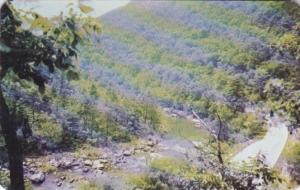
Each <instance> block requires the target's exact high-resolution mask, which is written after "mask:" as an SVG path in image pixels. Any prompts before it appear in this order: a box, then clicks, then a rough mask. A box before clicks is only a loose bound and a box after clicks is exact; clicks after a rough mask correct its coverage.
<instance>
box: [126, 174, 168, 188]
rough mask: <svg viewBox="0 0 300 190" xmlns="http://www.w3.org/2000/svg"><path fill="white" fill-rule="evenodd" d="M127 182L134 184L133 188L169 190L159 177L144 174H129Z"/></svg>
mask: <svg viewBox="0 0 300 190" xmlns="http://www.w3.org/2000/svg"><path fill="white" fill-rule="evenodd" d="M129 183H130V184H132V185H133V186H134V189H143V190H170V189H171V188H170V187H168V185H166V184H164V183H163V182H161V181H160V180H159V178H155V177H151V176H146V175H131V176H130V179H129Z"/></svg>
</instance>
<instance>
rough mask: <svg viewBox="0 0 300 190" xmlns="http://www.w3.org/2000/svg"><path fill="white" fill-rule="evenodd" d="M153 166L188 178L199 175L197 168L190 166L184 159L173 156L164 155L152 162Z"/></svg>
mask: <svg viewBox="0 0 300 190" xmlns="http://www.w3.org/2000/svg"><path fill="white" fill-rule="evenodd" d="M151 167H152V168H153V169H157V170H160V171H164V172H167V173H170V174H173V175H179V176H181V177H185V178H188V179H193V178H194V177H195V176H196V175H197V169H196V168H195V167H193V166H190V165H189V164H188V163H187V162H185V161H184V160H179V159H175V158H172V157H163V158H160V159H155V160H153V161H152V162H151Z"/></svg>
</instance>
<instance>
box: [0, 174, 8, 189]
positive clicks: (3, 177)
mask: <svg viewBox="0 0 300 190" xmlns="http://www.w3.org/2000/svg"><path fill="white" fill-rule="evenodd" d="M0 184H1V185H4V186H6V187H7V186H8V185H9V173H8V172H7V171H4V170H0Z"/></svg>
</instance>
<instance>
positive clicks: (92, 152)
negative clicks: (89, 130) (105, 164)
mask: <svg viewBox="0 0 300 190" xmlns="http://www.w3.org/2000/svg"><path fill="white" fill-rule="evenodd" d="M73 154H74V156H75V157H77V158H83V159H90V160H96V159H99V158H100V157H101V155H102V152H101V150H100V148H97V147H93V146H91V145H89V144H83V145H82V146H81V147H79V148H77V149H76V151H75V152H74V153H73Z"/></svg>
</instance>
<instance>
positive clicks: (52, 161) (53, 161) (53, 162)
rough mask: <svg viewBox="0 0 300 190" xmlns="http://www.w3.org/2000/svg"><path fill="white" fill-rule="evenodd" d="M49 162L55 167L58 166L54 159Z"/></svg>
mask: <svg viewBox="0 0 300 190" xmlns="http://www.w3.org/2000/svg"><path fill="white" fill-rule="evenodd" d="M50 164H51V165H52V166H54V167H56V168H58V167H59V162H58V161H56V160H55V159H52V160H50Z"/></svg>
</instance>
